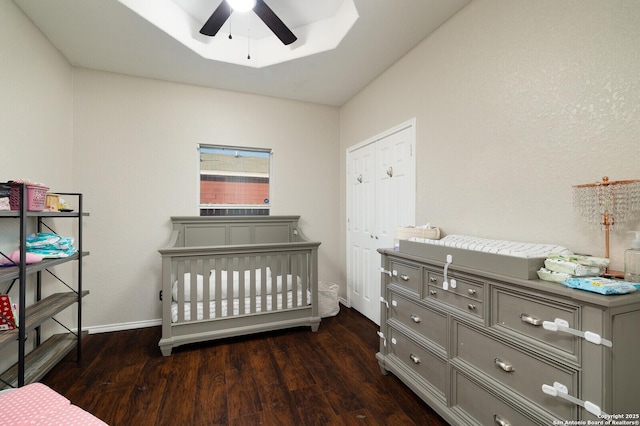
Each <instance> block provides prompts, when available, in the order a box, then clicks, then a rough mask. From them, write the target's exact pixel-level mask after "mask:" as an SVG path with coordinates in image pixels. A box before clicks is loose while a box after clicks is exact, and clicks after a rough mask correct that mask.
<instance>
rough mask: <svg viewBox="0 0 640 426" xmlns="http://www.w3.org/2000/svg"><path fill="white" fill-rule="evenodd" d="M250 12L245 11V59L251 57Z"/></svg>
mask: <svg viewBox="0 0 640 426" xmlns="http://www.w3.org/2000/svg"><path fill="white" fill-rule="evenodd" d="M250 19H251V14H250V13H247V59H251V25H250Z"/></svg>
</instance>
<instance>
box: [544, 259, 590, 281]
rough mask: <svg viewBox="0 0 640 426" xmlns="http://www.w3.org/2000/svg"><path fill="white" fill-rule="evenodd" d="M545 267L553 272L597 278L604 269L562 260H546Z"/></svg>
mask: <svg viewBox="0 0 640 426" xmlns="http://www.w3.org/2000/svg"><path fill="white" fill-rule="evenodd" d="M544 267H545V268H547V269H548V270H550V271H553V272H562V273H565V274H571V275H574V276H577V277H596V276H598V275H600V274H601V273H602V268H601V267H599V266H587V265H581V264H580V263H576V262H572V261H568V260H562V259H546V260H545V261H544Z"/></svg>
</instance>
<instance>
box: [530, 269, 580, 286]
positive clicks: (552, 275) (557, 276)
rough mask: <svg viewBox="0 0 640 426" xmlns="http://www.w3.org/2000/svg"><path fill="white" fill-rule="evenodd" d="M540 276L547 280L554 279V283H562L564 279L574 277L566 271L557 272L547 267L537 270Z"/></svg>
mask: <svg viewBox="0 0 640 426" xmlns="http://www.w3.org/2000/svg"><path fill="white" fill-rule="evenodd" d="M537 274H538V278H540V279H541V280H545V281H552V282H554V283H561V282H562V281H565V280H568V279H569V278H573V275H571V274H567V273H564V272H555V271H550V270H548V269H546V268H540V270H538V271H537Z"/></svg>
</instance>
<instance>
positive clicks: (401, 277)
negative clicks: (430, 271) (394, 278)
mask: <svg viewBox="0 0 640 426" xmlns="http://www.w3.org/2000/svg"><path fill="white" fill-rule="evenodd" d="M400 279H401V280H402V281H409V275H407V274H402V275H400Z"/></svg>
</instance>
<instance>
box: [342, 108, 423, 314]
mask: <svg viewBox="0 0 640 426" xmlns="http://www.w3.org/2000/svg"><path fill="white" fill-rule="evenodd" d="M414 153H415V120H412V121H410V122H407V123H403V124H402V125H400V126H397V127H395V128H393V129H390V130H388V131H387V132H384V133H383V134H380V135H378V136H376V137H374V138H372V139H370V140H367V141H365V142H363V143H361V144H358V145H356V146H354V147H351V148H349V149H348V150H347V294H348V301H349V304H350V306H351V307H352V308H354V309H356V310H357V311H359V312H361V313H362V314H363V315H365V316H366V317H367V318H369V319H370V320H372V321H373V322H375V323H376V324H378V325H380V282H381V275H380V254H379V253H378V252H377V250H378V248H392V247H393V243H394V234H395V229H396V227H398V226H409V225H415V223H414V222H415V195H416V179H415V175H416V173H415V154H414Z"/></svg>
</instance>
